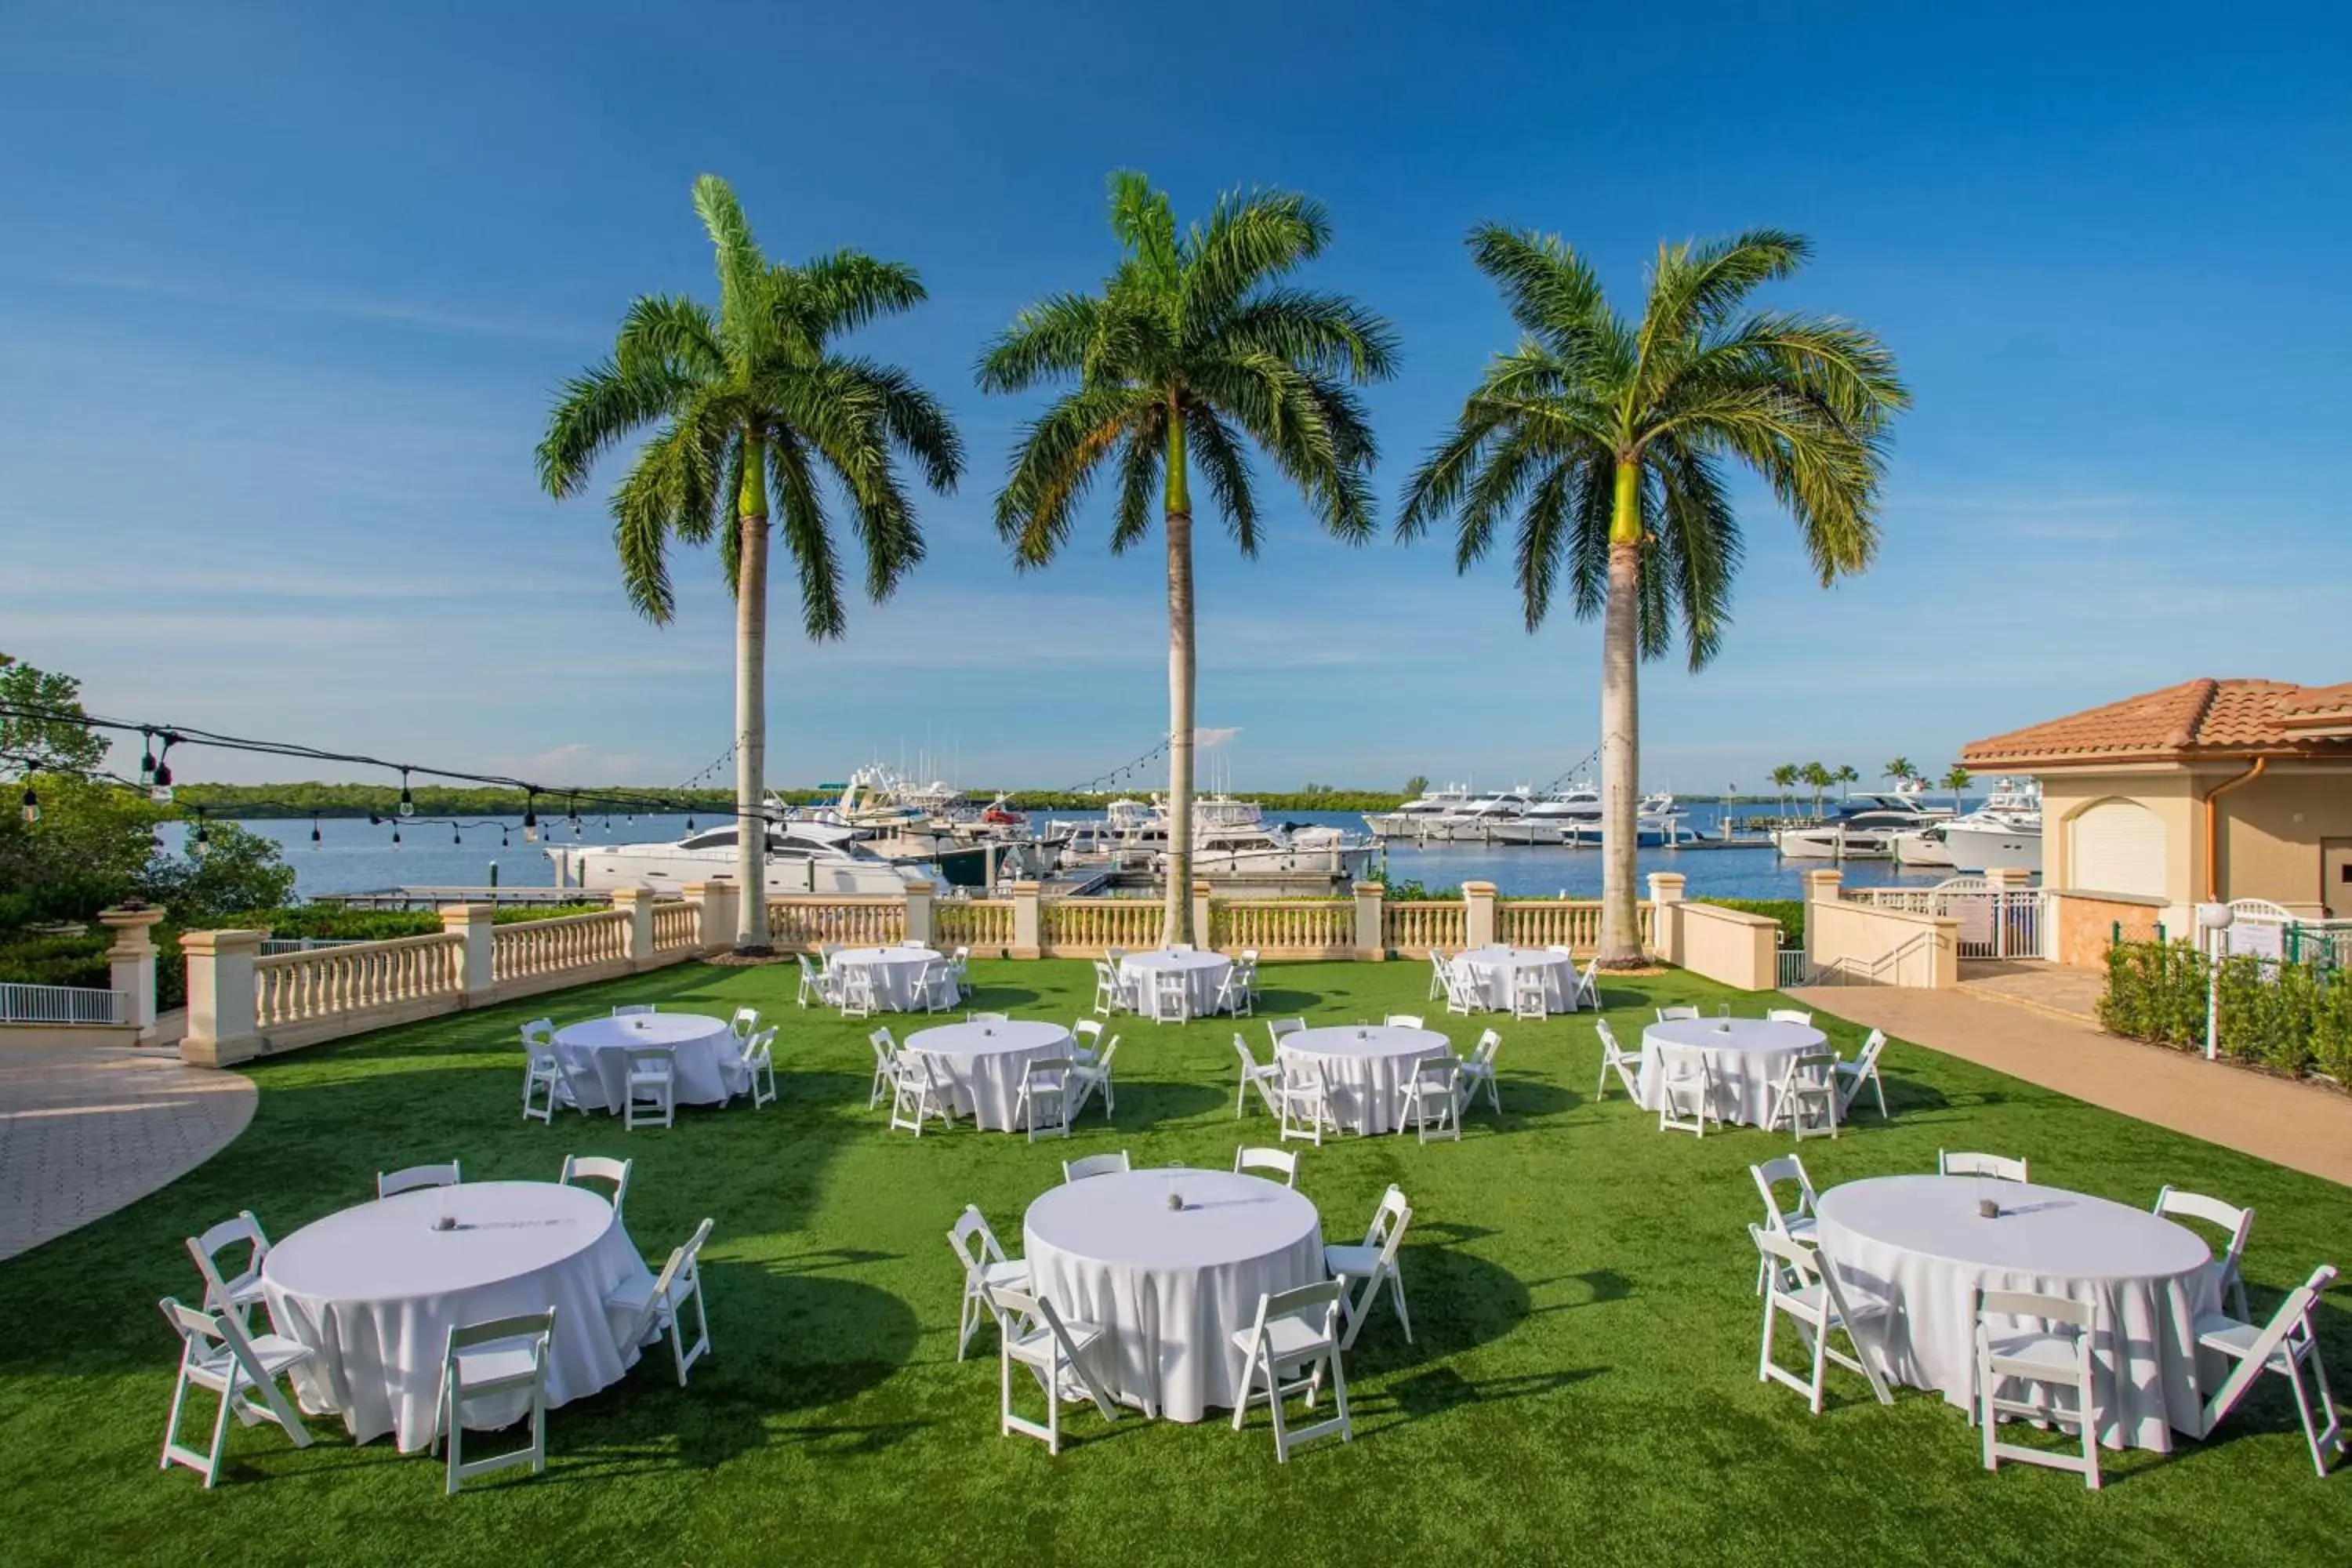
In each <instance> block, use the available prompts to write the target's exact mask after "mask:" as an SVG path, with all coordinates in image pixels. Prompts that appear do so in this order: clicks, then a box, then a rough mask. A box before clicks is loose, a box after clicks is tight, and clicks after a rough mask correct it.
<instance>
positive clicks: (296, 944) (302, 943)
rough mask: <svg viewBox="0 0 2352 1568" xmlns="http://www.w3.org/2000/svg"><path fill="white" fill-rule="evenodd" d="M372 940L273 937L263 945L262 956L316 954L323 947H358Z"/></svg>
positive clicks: (328, 937) (326, 937)
mask: <svg viewBox="0 0 2352 1568" xmlns="http://www.w3.org/2000/svg"><path fill="white" fill-rule="evenodd" d="M368 940H370V939H369V938H367V937H363V936H282V937H281V936H273V937H270V938H268V939H267V940H265V941H264V942H262V944H261V956H262V957H264V958H274V957H276V956H277V955H278V954H279V953H281V952H318V951H319V950H320V948H322V947H357V946H358V945H359V944H360V943H361V942H366V941H368Z"/></svg>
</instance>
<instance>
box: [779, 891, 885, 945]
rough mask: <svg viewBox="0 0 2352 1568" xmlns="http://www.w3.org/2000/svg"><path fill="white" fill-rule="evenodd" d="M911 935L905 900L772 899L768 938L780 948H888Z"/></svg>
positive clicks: (856, 896) (842, 897)
mask: <svg viewBox="0 0 2352 1568" xmlns="http://www.w3.org/2000/svg"><path fill="white" fill-rule="evenodd" d="M906 934H907V904H906V900H903V899H894V898H887V897H881V896H874V895H866V894H839V895H835V896H834V897H830V898H828V897H825V896H824V895H822V894H820V895H817V896H814V897H810V896H807V895H803V896H801V897H798V898H782V899H770V900H768V940H769V941H770V942H773V943H775V944H776V945H777V946H778V947H803V948H814V947H822V946H824V944H825V943H826V942H838V943H840V944H841V945H842V946H844V947H887V946H889V945H890V944H891V943H892V942H897V941H898V940H899V939H900V938H901V937H903V936H905V935H906Z"/></svg>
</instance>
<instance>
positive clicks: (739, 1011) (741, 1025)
mask: <svg viewBox="0 0 2352 1568" xmlns="http://www.w3.org/2000/svg"><path fill="white" fill-rule="evenodd" d="M727 1027H728V1028H729V1029H730V1030H731V1031H732V1032H733V1033H734V1036H735V1037H736V1038H737V1039H739V1040H748V1039H750V1038H751V1037H752V1035H753V1034H755V1033H757V1032H758V1030H759V1027H760V1010H759V1009H758V1008H757V1007H738V1008H736V1009H735V1016H734V1017H733V1018H731V1019H730V1020H728V1024H727Z"/></svg>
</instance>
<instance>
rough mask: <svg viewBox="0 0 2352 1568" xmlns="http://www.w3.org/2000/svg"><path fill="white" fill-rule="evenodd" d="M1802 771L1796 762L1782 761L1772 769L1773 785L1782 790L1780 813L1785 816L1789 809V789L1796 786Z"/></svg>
mask: <svg viewBox="0 0 2352 1568" xmlns="http://www.w3.org/2000/svg"><path fill="white" fill-rule="evenodd" d="M1800 772H1801V770H1800V769H1799V768H1798V766H1797V764H1796V763H1781V764H1780V766H1779V767H1777V768H1774V769H1773V770H1772V787H1773V788H1774V789H1776V790H1779V791H1780V813H1781V815H1782V816H1787V815H1788V811H1789V791H1790V790H1791V789H1793V788H1794V787H1796V783H1797V776H1798V774H1799V773H1800Z"/></svg>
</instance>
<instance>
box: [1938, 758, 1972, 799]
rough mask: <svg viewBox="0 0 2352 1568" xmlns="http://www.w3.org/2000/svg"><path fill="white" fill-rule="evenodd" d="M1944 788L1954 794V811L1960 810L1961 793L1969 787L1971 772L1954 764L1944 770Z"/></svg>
mask: <svg viewBox="0 0 2352 1568" xmlns="http://www.w3.org/2000/svg"><path fill="white" fill-rule="evenodd" d="M1942 787H1943V788H1945V789H1948V790H1950V791H1951V792H1952V809H1953V810H1954V811H1958V810H1959V809H1960V792H1961V791H1962V790H1964V789H1966V788H1968V787H1969V770H1968V769H1966V768H1964V767H1962V766H1960V764H1959V763H1953V764H1952V765H1951V766H1950V767H1948V768H1946V769H1945V770H1944V777H1943V780H1942Z"/></svg>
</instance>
